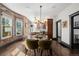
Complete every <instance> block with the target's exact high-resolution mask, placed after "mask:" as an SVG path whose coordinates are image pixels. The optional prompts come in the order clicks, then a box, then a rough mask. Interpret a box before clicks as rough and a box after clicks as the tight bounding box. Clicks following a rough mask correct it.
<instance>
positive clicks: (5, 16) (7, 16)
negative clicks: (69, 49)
mask: <svg viewBox="0 0 79 59" xmlns="http://www.w3.org/2000/svg"><path fill="white" fill-rule="evenodd" d="M3 17H4V18H9V19H10V20H11V21H12V26H13V19H12V18H11V16H9V15H8V14H6V13H4V12H3V13H2V16H1V40H3V39H6V38H10V37H12V32H13V28H11V29H12V30H11V35H10V36H6V37H3V36H2V35H3V31H2V30H3V27H2V18H3Z"/></svg>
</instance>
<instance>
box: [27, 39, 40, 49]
mask: <svg viewBox="0 0 79 59" xmlns="http://www.w3.org/2000/svg"><path fill="white" fill-rule="evenodd" d="M26 44H27V47H28V48H29V49H37V48H38V40H33V39H27V40H26Z"/></svg>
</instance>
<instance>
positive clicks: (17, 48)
mask: <svg viewBox="0 0 79 59" xmlns="http://www.w3.org/2000/svg"><path fill="white" fill-rule="evenodd" d="M23 42H24V41H18V42H15V43H12V44H10V45H8V46H7V47H4V48H0V56H34V51H33V50H28V51H27V49H26V47H25V45H24V44H22V43H23ZM38 51H39V52H37V50H36V55H37V56H40V51H41V50H40V49H39V50H38ZM51 52H52V55H51V54H50V52H49V51H48V52H47V51H45V50H44V51H43V54H42V55H43V56H48V55H49V56H78V55H79V50H78V49H77V50H76V49H69V48H67V47H64V46H62V45H61V44H59V43H58V42H57V41H55V40H53V41H52V51H51Z"/></svg>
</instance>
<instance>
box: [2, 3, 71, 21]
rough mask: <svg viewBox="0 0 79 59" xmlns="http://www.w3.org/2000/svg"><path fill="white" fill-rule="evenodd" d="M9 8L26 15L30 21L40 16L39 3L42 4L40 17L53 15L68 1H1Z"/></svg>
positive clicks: (64, 6) (62, 8)
mask: <svg viewBox="0 0 79 59" xmlns="http://www.w3.org/2000/svg"><path fill="white" fill-rule="evenodd" d="M3 4H4V5H5V6H7V7H8V8H10V9H11V10H13V11H15V12H17V13H19V14H22V15H24V16H26V17H28V18H29V19H30V20H31V21H33V20H34V17H39V16H40V5H42V18H46V17H51V18H52V17H55V16H57V15H58V14H59V13H60V12H61V11H63V10H64V8H66V7H67V6H69V5H70V3H3Z"/></svg>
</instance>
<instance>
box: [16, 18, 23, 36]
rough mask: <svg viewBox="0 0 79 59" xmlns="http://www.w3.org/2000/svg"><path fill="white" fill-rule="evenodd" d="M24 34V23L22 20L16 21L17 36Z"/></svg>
mask: <svg viewBox="0 0 79 59" xmlns="http://www.w3.org/2000/svg"><path fill="white" fill-rule="evenodd" d="M22 32H23V22H22V20H21V19H16V35H17V36H19V35H22Z"/></svg>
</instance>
